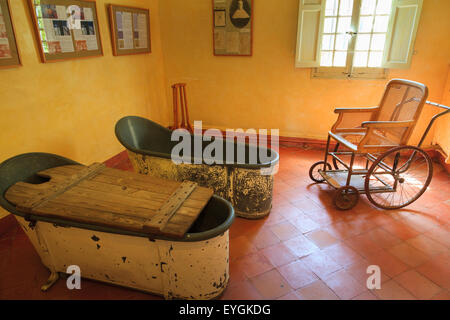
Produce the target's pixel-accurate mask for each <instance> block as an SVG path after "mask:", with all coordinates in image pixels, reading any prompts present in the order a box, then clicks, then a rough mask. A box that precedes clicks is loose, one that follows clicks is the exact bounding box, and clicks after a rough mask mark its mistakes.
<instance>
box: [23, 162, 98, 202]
mask: <svg viewBox="0 0 450 320" xmlns="http://www.w3.org/2000/svg"><path fill="white" fill-rule="evenodd" d="M104 168H105V165H104V164H102V163H94V164H92V165H90V166H88V167H86V168H84V169H83V170H80V171H79V172H78V173H77V174H75V175H73V176H71V177H70V178H69V179H67V180H66V181H64V182H62V183H60V184H58V185H56V186H53V187H52V188H48V189H46V190H44V191H42V192H40V193H38V194H37V195H36V197H34V198H30V199H29V200H27V201H25V202H24V203H23V204H22V205H21V206H20V207H19V209H22V210H30V209H31V210H32V209H34V208H36V207H38V206H41V205H43V204H44V203H46V202H47V201H49V200H51V199H53V198H56V197H57V196H59V195H60V194H63V193H64V192H66V191H67V190H69V189H70V188H72V187H74V186H75V185H77V184H78V183H80V182H81V181H83V180H85V179H89V178H90V177H92V176H94V175H96V174H97V173H98V172H100V171H101V170H103V169H104Z"/></svg>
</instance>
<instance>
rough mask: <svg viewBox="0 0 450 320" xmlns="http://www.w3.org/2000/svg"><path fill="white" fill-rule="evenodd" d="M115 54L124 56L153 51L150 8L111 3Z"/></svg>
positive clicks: (110, 13)
mask: <svg viewBox="0 0 450 320" xmlns="http://www.w3.org/2000/svg"><path fill="white" fill-rule="evenodd" d="M109 21H110V24H111V40H112V47H113V54H114V55H115V56H123V55H129V54H140V53H149V52H151V38H150V13H149V10H148V9H141V8H135V7H125V6H118V5H112V4H111V5H109Z"/></svg>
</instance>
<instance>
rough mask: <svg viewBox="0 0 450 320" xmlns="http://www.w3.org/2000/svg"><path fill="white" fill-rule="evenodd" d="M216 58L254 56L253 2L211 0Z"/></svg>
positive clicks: (247, 0) (243, 0)
mask: <svg viewBox="0 0 450 320" xmlns="http://www.w3.org/2000/svg"><path fill="white" fill-rule="evenodd" d="M211 1H212V9H213V10H212V12H213V14H212V20H213V21H212V27H213V54H214V56H248V57H250V56H252V55H253V20H254V14H253V11H254V7H253V0H211Z"/></svg>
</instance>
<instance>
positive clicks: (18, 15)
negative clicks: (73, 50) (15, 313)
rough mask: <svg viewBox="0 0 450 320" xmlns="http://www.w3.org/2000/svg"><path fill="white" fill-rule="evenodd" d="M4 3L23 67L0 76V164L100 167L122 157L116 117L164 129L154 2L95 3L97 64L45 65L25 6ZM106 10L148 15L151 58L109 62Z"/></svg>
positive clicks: (89, 60)
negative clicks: (46, 159)
mask: <svg viewBox="0 0 450 320" xmlns="http://www.w3.org/2000/svg"><path fill="white" fill-rule="evenodd" d="M10 2H11V11H12V12H11V14H12V18H13V22H14V25H15V28H16V35H17V44H18V47H19V50H20V55H21V59H22V64H23V66H22V67H19V68H14V69H4V70H0V97H1V103H0V128H1V134H0V162H2V161H4V160H6V159H7V158H9V157H12V156H14V155H17V154H21V153H25V152H34V151H38V152H50V153H56V154H59V155H62V156H65V157H68V158H71V159H74V160H76V161H79V162H81V163H85V164H89V163H92V162H94V161H99V162H102V161H104V160H106V159H108V158H110V157H112V156H114V155H116V154H117V153H119V152H120V151H121V150H122V149H123V148H122V146H121V145H120V144H119V143H118V141H117V139H116V137H115V135H114V125H115V123H116V121H117V120H119V119H120V118H121V117H123V116H126V115H141V116H144V117H149V118H152V119H155V120H156V121H160V122H167V119H166V120H165V119H164V116H165V114H166V112H162V110H164V108H166V96H165V91H164V90H165V89H164V85H165V82H164V66H163V55H162V48H161V39H160V23H159V14H158V11H159V1H158V0H108V1H106V0H97V11H98V18H99V27H100V32H101V38H102V44H103V53H104V56H103V57H96V58H87V59H78V60H70V61H64V62H55V63H46V64H44V63H41V61H40V58H39V53H38V47H37V44H36V41H35V37H34V33H33V32H32V30H33V29H32V28H33V27H32V23H31V19H30V15H29V10H28V5H27V1H26V0H11V1H10ZM107 3H114V4H123V5H130V6H138V7H143V8H149V9H150V17H151V18H150V21H151V26H150V29H151V40H152V53H150V54H142V55H133V56H122V57H114V56H113V55H112V46H111V37H110V32H109V23H108V16H107V9H106V4H107ZM1 215H4V213H3V214H2V213H1V212H0V217H1Z"/></svg>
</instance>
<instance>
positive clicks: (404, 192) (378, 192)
mask: <svg viewBox="0 0 450 320" xmlns="http://www.w3.org/2000/svg"><path fill="white" fill-rule="evenodd" d="M432 176H433V163H432V161H431V158H430V156H429V155H428V154H427V153H426V152H425V151H423V150H422V149H420V148H417V147H413V146H404V147H396V148H393V149H391V150H389V151H387V152H385V153H383V154H382V155H380V156H379V157H378V158H377V159H376V160H375V162H374V163H373V164H372V166H371V167H370V169H369V171H368V173H367V176H366V180H365V185H364V188H365V193H366V195H367V198H368V199H369V201H370V202H371V203H373V204H374V205H375V206H377V207H379V208H383V209H399V208H402V207H405V206H407V205H409V204H411V203H413V202H414V201H416V200H417V199H419V197H420V196H421V195H422V194H423V193H424V192H425V190H426V189H427V187H428V185H429V184H430V182H431V178H432Z"/></svg>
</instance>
